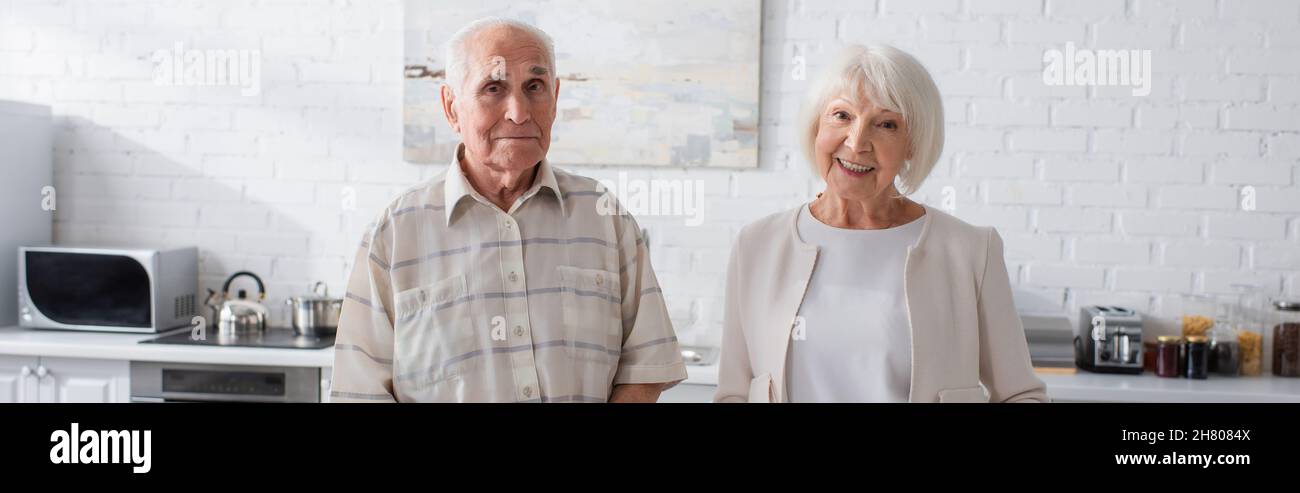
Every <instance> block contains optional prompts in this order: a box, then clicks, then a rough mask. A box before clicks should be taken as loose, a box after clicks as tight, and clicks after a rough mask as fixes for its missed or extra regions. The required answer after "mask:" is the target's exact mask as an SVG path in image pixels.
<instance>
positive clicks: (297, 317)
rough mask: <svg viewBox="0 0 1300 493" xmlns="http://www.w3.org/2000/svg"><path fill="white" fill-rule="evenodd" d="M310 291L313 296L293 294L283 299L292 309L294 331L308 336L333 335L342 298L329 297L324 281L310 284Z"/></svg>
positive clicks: (341, 305) (337, 324)
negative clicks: (293, 295) (291, 296)
mask: <svg viewBox="0 0 1300 493" xmlns="http://www.w3.org/2000/svg"><path fill="white" fill-rule="evenodd" d="M312 292H313V293H315V296H295V297H293V298H289V299H288V300H286V301H285V303H286V304H288V305H289V307H290V310H291V311H292V313H291V315H292V319H293V331H294V333H296V334H298V335H300V336H309V337H323V336H331V335H334V332H335V331H337V330H338V327H339V313H341V312H342V311H343V299H342V298H330V297H329V287H327V286H325V283H324V282H317V283H316V284H315V285H314V286H312Z"/></svg>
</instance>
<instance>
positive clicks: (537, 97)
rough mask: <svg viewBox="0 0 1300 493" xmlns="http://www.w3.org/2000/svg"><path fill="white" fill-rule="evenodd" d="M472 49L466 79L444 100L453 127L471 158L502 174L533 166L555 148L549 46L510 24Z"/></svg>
mask: <svg viewBox="0 0 1300 493" xmlns="http://www.w3.org/2000/svg"><path fill="white" fill-rule="evenodd" d="M466 45H467V46H468V47H469V53H468V56H467V60H468V66H467V70H466V74H465V80H464V82H463V83H462V84H461V86H460V88H459V89H458V91H457V93H456V94H454V95H453V94H452V92H451V89H450V88H448V87H445V86H444V87H443V88H442V100H443V101H442V102H443V112H444V113H445V114H446V116H447V121H448V123H450V124H451V128H452V130H455V131H456V132H457V133H459V134H460V137H461V141H462V142H464V143H465V153H466V158H467V160H468V161H470V163H472V164H473V165H475V166H487V167H489V168H491V169H493V170H495V171H501V172H509V171H520V170H525V169H528V168H531V167H532V166H533V165H536V164H537V163H538V162H540V161H541V160H542V159H543V158H544V157H546V151H547V149H549V148H550V146H551V124H552V123H554V122H555V103H556V100H557V98H558V97H559V81H558V80H557V79H556V78H555V75H554V74H552V73H551V69H550V67H548V66H547V61H546V51H545V48H544V47H543V45H542V43H541V41H539V40H537V39H536V38H534V37H533V36H532V35H530V34H528V33H527V32H525V31H522V30H519V29H516V28H513V27H508V26H501V27H493V28H489V29H486V30H483V31H481V32H479V33H477V34H475V35H474V36H473V37H472V38H471V39H470V40H469V41H468V42H467V43H466ZM552 84H555V87H552Z"/></svg>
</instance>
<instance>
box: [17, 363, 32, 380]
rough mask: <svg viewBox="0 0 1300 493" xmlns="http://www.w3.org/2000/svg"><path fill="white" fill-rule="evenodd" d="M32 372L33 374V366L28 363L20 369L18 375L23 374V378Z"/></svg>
mask: <svg viewBox="0 0 1300 493" xmlns="http://www.w3.org/2000/svg"><path fill="white" fill-rule="evenodd" d="M31 374H32V367H30V366H27V365H23V367H22V369H20V370H18V376H21V377H23V378H26V377H27V376H28V375H31Z"/></svg>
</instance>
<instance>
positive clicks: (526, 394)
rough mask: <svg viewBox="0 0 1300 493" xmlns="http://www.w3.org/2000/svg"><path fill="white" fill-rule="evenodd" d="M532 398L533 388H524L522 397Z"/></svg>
mask: <svg viewBox="0 0 1300 493" xmlns="http://www.w3.org/2000/svg"><path fill="white" fill-rule="evenodd" d="M532 396H533V386H531V385H529V386H527V387H524V397H532Z"/></svg>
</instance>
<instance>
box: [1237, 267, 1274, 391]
mask: <svg viewBox="0 0 1300 493" xmlns="http://www.w3.org/2000/svg"><path fill="white" fill-rule="evenodd" d="M1232 288H1233V290H1235V291H1236V293H1237V304H1236V307H1235V308H1234V309H1233V310H1232V313H1231V315H1230V316H1229V317H1228V323H1229V326H1230V328H1231V330H1230V331H1235V332H1236V334H1237V350H1238V351H1240V358H1241V365H1240V372H1239V373H1240V375H1241V376H1245V377H1254V376H1259V375H1260V374H1262V373H1263V372H1264V330H1265V328H1266V327H1267V326H1268V318H1269V317H1268V313H1269V312H1268V310H1267V304H1268V298H1267V296H1265V295H1264V292H1263V291H1262V290H1261V289H1259V288H1258V287H1256V286H1253V285H1249V284H1233V285H1232Z"/></svg>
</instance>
